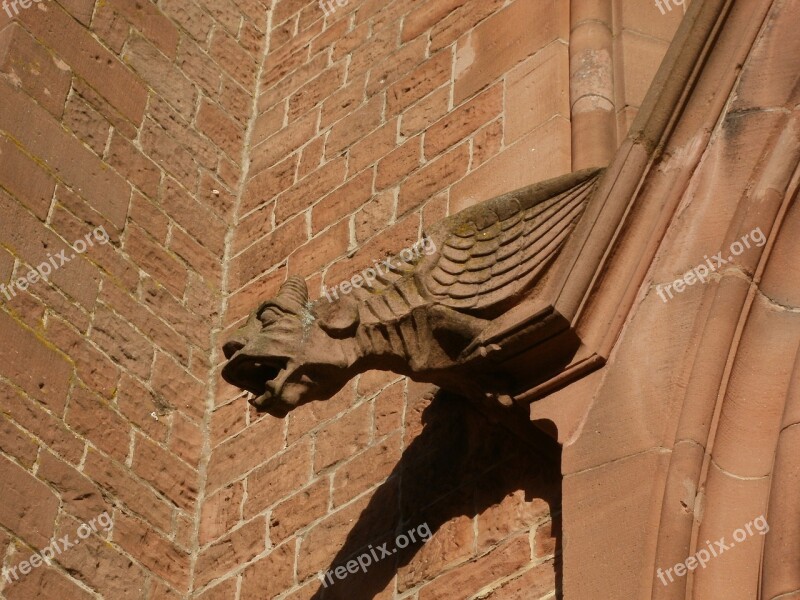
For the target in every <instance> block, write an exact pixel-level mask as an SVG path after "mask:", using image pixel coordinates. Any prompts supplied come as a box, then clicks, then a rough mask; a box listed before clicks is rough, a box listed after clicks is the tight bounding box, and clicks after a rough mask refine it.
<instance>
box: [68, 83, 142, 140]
mask: <svg viewBox="0 0 800 600" xmlns="http://www.w3.org/2000/svg"><path fill="white" fill-rule="evenodd" d="M72 89H73V90H74V91H75V93H77V94H78V95H79V96H80V97H81V98H82V99H83V100H84V101H86V103H87V104H88V105H89V106H91V107H92V108H93V109H94V110H96V111H97V112H99V113H100V114H101V115H102V116H103V118H104V119H105V120H106V121H108V122H109V123H111V124H112V125H113V126H114V127H115V128H116V129H117V130H119V132H120V133H121V134H123V135H124V136H125V137H126V138H128V139H129V140H132V139H135V138H136V135H137V133H138V125H139V122H137V124H135V125H134V123H133V122H132V121H130V120H129V119H128V118H127V117H125V116H124V115H123V114H122V113H121V112H120V111H119V110H117V109H116V108H114V106H113V105H112V104H111V103H110V102H108V100H106V99H105V98H104V97H103V96H102V95H100V94H99V93H98V92H97V91H95V90H94V89H93V88H92V87H91V86H90V85H89V84H88V83H86V82H85V81H84V80H83V79H80V78H73V80H72Z"/></svg>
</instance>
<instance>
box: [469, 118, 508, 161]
mask: <svg viewBox="0 0 800 600" xmlns="http://www.w3.org/2000/svg"><path fill="white" fill-rule="evenodd" d="M503 135H504V131H503V120H502V119H497V120H495V121H492V122H491V123H489V124H488V125H486V126H485V127H483V128H482V129H480V130H479V131H478V133H476V134H475V136H474V137H473V138H472V162H471V163H470V168H471V169H476V168H478V167H479V166H481V165H482V164H483V163H485V162H486V161H487V160H489V159H490V158H492V157H493V156H495V155H496V154H498V153H499V152H500V150H501V149H502V146H503Z"/></svg>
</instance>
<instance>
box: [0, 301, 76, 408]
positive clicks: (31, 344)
mask: <svg viewBox="0 0 800 600" xmlns="http://www.w3.org/2000/svg"><path fill="white" fill-rule="evenodd" d="M0 339H4V340H14V343H13V344H3V345H2V347H0V364H2V365H3V375H4V376H5V377H7V378H8V379H9V380H11V381H12V382H13V383H14V384H15V385H18V386H19V387H20V388H22V389H23V390H25V392H26V393H28V394H29V395H30V396H31V397H33V398H36V399H39V400H41V401H42V402H43V403H44V404H45V405H47V406H48V407H49V408H50V409H51V410H52V411H54V412H55V413H56V414H60V413H61V412H62V411H63V410H64V404H65V399H66V395H67V388H68V386H69V380H70V377H71V373H72V367H71V366H70V364H69V363H68V362H67V361H66V359H65V358H64V356H63V355H62V354H60V353H59V352H56V351H54V350H53V349H52V347H50V345H49V344H46V343H43V340H41V339H40V338H38V337H37V336H36V334H35V333H34V332H32V331H30V330H28V329H26V328H24V327H22V326H21V325H20V323H19V322H17V321H15V320H14V319H12V318H11V317H10V316H9V315H8V314H7V313H5V312H0Z"/></svg>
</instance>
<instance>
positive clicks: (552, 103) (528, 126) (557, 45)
mask: <svg viewBox="0 0 800 600" xmlns="http://www.w3.org/2000/svg"><path fill="white" fill-rule="evenodd" d="M506 85H507V90H506V124H507V128H508V135H507V139H506V143H507V144H510V143H512V142H514V141H515V140H517V139H519V138H520V137H522V136H523V135H525V134H526V133H528V132H529V131H532V130H533V129H536V128H537V127H538V126H540V125H541V124H542V123H544V122H545V121H547V120H548V119H550V118H552V117H553V116H554V115H560V116H562V117H564V118H566V119H569V118H570V108H569V102H570V99H569V93H570V89H569V47H568V46H567V44H566V43H564V42H563V41H561V40H557V41H555V42H553V43H551V44H548V45H547V46H546V47H545V48H544V49H542V50H541V51H540V52H537V53H536V54H535V55H534V56H532V57H530V58H529V59H527V60H525V61H524V62H522V63H520V64H519V65H518V66H517V67H515V68H514V69H512V70H511V71H510V72H509V74H508V77H507V80H506Z"/></svg>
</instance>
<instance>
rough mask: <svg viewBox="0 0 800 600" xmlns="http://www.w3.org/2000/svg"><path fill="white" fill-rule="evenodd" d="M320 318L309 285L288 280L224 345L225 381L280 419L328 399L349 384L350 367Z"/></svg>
mask: <svg viewBox="0 0 800 600" xmlns="http://www.w3.org/2000/svg"><path fill="white" fill-rule="evenodd" d="M317 319H318V316H317V315H316V314H315V312H314V307H313V305H312V304H311V303H309V301H308V289H307V288H306V283H305V281H304V280H303V279H302V278H300V277H290V278H289V279H288V280H287V281H286V282H285V283H284V284H283V285H282V286H281V288H280V291H279V292H278V295H277V296H276V297H275V298H273V299H271V300H268V301H266V302H264V303H262V304H261V305H260V306H259V307H258V308H257V309H256V310H255V311H253V312H252V313H251V314H250V317H249V318H248V320H247V322H246V323H245V324H244V326H242V327H241V328H240V329H239V330H238V331H237V332H236V334H235V335H234V336H233V337H232V338H231V339H230V340H228V341H227V342H226V343H225V345H224V346H223V352H224V353H225V358H227V359H228V363H227V364H226V365H225V367H224V368H223V369H222V377H223V379H225V381H227V382H228V383H230V384H231V385H235V386H236V387H238V388H241V389H244V390H247V391H249V392H251V393H252V394H253V395H254V398H252V399H251V400H250V403H251V404H252V405H253V406H255V407H256V408H257V409H258V410H259V411H263V412H267V413H269V414H271V415H273V416H276V417H284V416H286V414H288V413H289V411H291V410H292V409H293V408H295V407H297V406H300V405H301V404H305V403H306V402H310V401H312V400H321V399H326V398H329V397H330V396H332V395H333V394H335V393H336V392H337V391H338V390H339V389H341V387H342V386H343V385H344V384H345V383H347V381H348V380H349V379H350V377H351V374H350V373H349V370H348V367H349V366H350V363H349V361H347V360H346V358H345V351H344V349H343V347H342V346H341V345H340V344H336V343H331V341H332V340H331V338H330V337H328V336H327V334H325V332H324V331H323V330H322V329H321V328H320V327H319V326H318V325H319V324H318V323H317Z"/></svg>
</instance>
